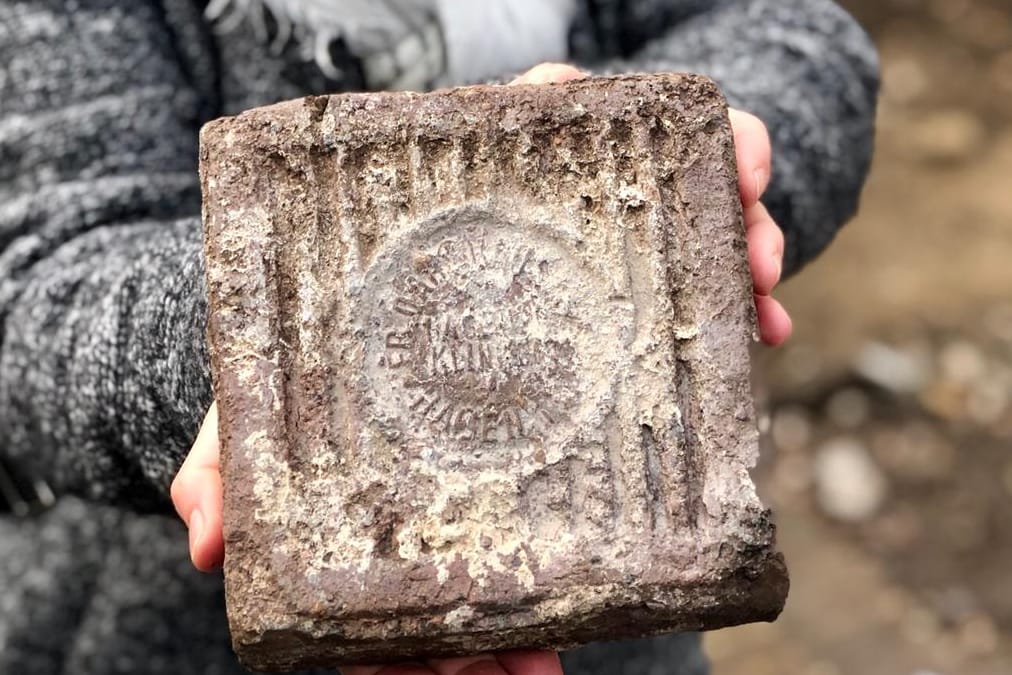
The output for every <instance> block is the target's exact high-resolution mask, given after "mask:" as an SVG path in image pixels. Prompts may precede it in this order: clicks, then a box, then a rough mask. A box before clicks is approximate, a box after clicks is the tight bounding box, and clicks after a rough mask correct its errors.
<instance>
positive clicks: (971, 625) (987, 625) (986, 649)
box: [959, 613, 998, 656]
mask: <svg viewBox="0 0 1012 675" xmlns="http://www.w3.org/2000/svg"><path fill="white" fill-rule="evenodd" d="M959 641H960V643H961V644H962V645H963V648H964V649H966V650H967V651H968V652H970V653H971V654H974V655H978V656H979V655H987V654H993V653H994V652H995V651H997V649H998V627H997V626H996V625H995V622H994V620H993V619H992V618H991V617H989V616H987V615H986V614H982V613H977V614H974V615H973V616H970V617H969V618H967V619H966V621H964V622H963V624H962V625H961V626H960V627H959Z"/></svg>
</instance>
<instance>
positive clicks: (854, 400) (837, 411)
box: [826, 389, 871, 429]
mask: <svg viewBox="0 0 1012 675" xmlns="http://www.w3.org/2000/svg"><path fill="white" fill-rule="evenodd" d="M870 407H871V406H870V404H869V403H868V397H867V396H866V395H865V394H864V392H862V391H861V390H860V389H843V390H841V391H838V392H836V393H835V394H833V396H832V397H831V398H830V399H829V401H828V402H827V403H826V416H827V417H828V418H829V419H830V421H832V422H833V423H834V424H836V425H837V426H838V427H841V428H843V429H856V428H858V427H860V426H863V425H864V424H865V423H866V422H867V421H868V415H869V412H870Z"/></svg>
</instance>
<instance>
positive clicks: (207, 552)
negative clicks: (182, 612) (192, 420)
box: [171, 404, 225, 572]
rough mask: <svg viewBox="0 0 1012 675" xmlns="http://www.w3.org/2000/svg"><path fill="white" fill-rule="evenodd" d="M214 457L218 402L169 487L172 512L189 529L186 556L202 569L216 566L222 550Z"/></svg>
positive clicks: (218, 480) (219, 495)
mask: <svg viewBox="0 0 1012 675" xmlns="http://www.w3.org/2000/svg"><path fill="white" fill-rule="evenodd" d="M218 458H219V452H218V406H217V404H211V407H210V409H209V410H208V411H207V416H206V417H204V423H203V424H202V425H201V427H200V433H198V434H197V440H196V441H194V443H193V447H192V448H191V449H190V453H189V454H188V455H187V456H186V460H185V461H184V462H183V466H182V467H180V469H179V473H177V474H176V477H175V479H174V480H173V481H172V489H171V495H172V503H173V505H174V506H175V507H176V512H177V513H178V514H179V517H180V518H182V519H183V521H184V522H185V523H186V525H187V527H188V528H189V530H190V558H191V560H193V564H194V566H195V567H196V568H197V569H199V570H202V571H204V572H209V571H211V570H214V569H216V568H217V567H218V566H219V565H220V564H221V561H222V559H223V558H224V553H225V545H224V541H223V539H222V531H221V528H222V520H221V510H222V487H221V474H220V472H219V468H218Z"/></svg>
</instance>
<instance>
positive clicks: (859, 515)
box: [706, 0, 1012, 675]
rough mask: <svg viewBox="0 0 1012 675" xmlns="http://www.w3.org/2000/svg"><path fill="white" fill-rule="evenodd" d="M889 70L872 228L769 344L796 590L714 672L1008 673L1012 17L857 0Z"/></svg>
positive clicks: (956, 7) (840, 256) (807, 291)
mask: <svg viewBox="0 0 1012 675" xmlns="http://www.w3.org/2000/svg"><path fill="white" fill-rule="evenodd" d="M844 4H845V5H847V6H848V8H849V9H850V10H851V11H853V12H854V13H855V15H856V16H858V18H859V19H861V20H862V22H864V24H865V26H866V27H867V28H868V29H869V31H870V32H871V33H872V35H873V36H874V37H875V39H876V41H877V42H878V44H879V46H880V49H881V52H882V57H883V73H884V88H883V96H882V103H881V109H880V116H879V139H878V149H877V156H876V161H875V166H874V168H873V172H872V176H871V179H870V182H869V185H868V188H867V190H866V193H865V198H864V203H863V206H862V210H861V213H860V215H859V217H858V218H857V220H855V222H854V223H852V224H851V225H850V226H848V228H847V229H846V230H845V231H844V232H843V233H842V234H841V236H840V237H839V239H838V241H837V242H836V243H835V244H834V245H833V246H832V247H831V248H830V250H829V251H828V252H827V254H826V255H825V256H823V257H822V258H821V259H820V260H819V261H817V262H816V263H814V264H812V265H811V266H810V267H809V268H808V269H806V270H805V271H804V272H803V273H802V274H801V276H800V277H799V278H798V279H797V280H796V281H794V282H790V283H788V284H786V286H785V287H784V290H783V292H782V297H783V300H784V301H785V303H786V304H787V306H788V308H789V309H790V310H791V312H792V315H793V316H794V318H795V327H796V332H795V337H794V339H793V340H792V341H791V343H790V345H789V346H788V347H786V348H783V349H780V350H761V351H760V352H758V353H757V364H758V367H757V371H758V374H757V379H758V380H759V381H760V383H759V385H758V388H759V389H760V395H761V397H762V398H763V399H764V400H765V407H766V409H767V410H768V411H769V413H768V415H767V419H766V420H765V424H764V426H765V428H766V430H767V434H766V448H765V452H764V456H763V460H762V463H761V465H760V467H759V468H758V469H757V471H756V476H757V480H758V482H759V484H760V491H761V492H762V493H763V495H764V498H765V499H766V500H767V503H768V504H770V505H771V506H772V507H773V508H774V509H775V510H776V513H777V519H778V523H779V527H780V539H781V545H782V547H783V550H784V551H785V554H786V555H787V558H788V564H789V566H790V569H791V574H792V579H793V585H792V590H791V597H790V599H789V601H788V607H787V610H786V611H785V613H784V615H783V616H782V618H781V619H780V620H779V621H778V622H776V623H775V624H772V625H761V626H747V627H741V628H735V629H730V630H726V631H720V632H717V633H713V634H710V635H708V636H707V639H706V642H707V645H708V649H709V652H710V654H711V656H712V658H713V660H714V669H715V673H716V675H738V674H742V675H744V674H746V673H747V674H748V675H762V674H763V673H801V674H812V675H835V674H837V673H841V674H849V673H862V674H864V675H876V674H878V673H882V674H886V673H888V674H890V675H895V674H900V675H903V674H910V675H915V674H916V675H928V674H929V673H937V674H938V675H955V674H959V675H976V674H980V675H985V674H986V675H992V674H994V675H998V674H1004V675H1007V674H1008V673H1012V186H1010V184H1009V176H1010V175H1012V4H1010V3H1009V2H1008V0H989V1H985V0H934V1H927V0H923V1H920V0H882V1H876V0H849V1H846V2H844Z"/></svg>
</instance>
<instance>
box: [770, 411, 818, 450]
mask: <svg viewBox="0 0 1012 675" xmlns="http://www.w3.org/2000/svg"><path fill="white" fill-rule="evenodd" d="M771 431H772V434H773V444H774V445H775V446H776V448H777V450H781V451H783V452H787V453H795V452H800V451H802V450H805V449H806V448H807V447H808V443H809V442H810V441H811V439H812V421H811V417H810V416H809V414H808V411H806V410H805V409H804V408H801V407H800V406H799V407H790V408H784V409H781V410H778V411H776V413H775V414H774V416H773V426H772V429H771Z"/></svg>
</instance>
